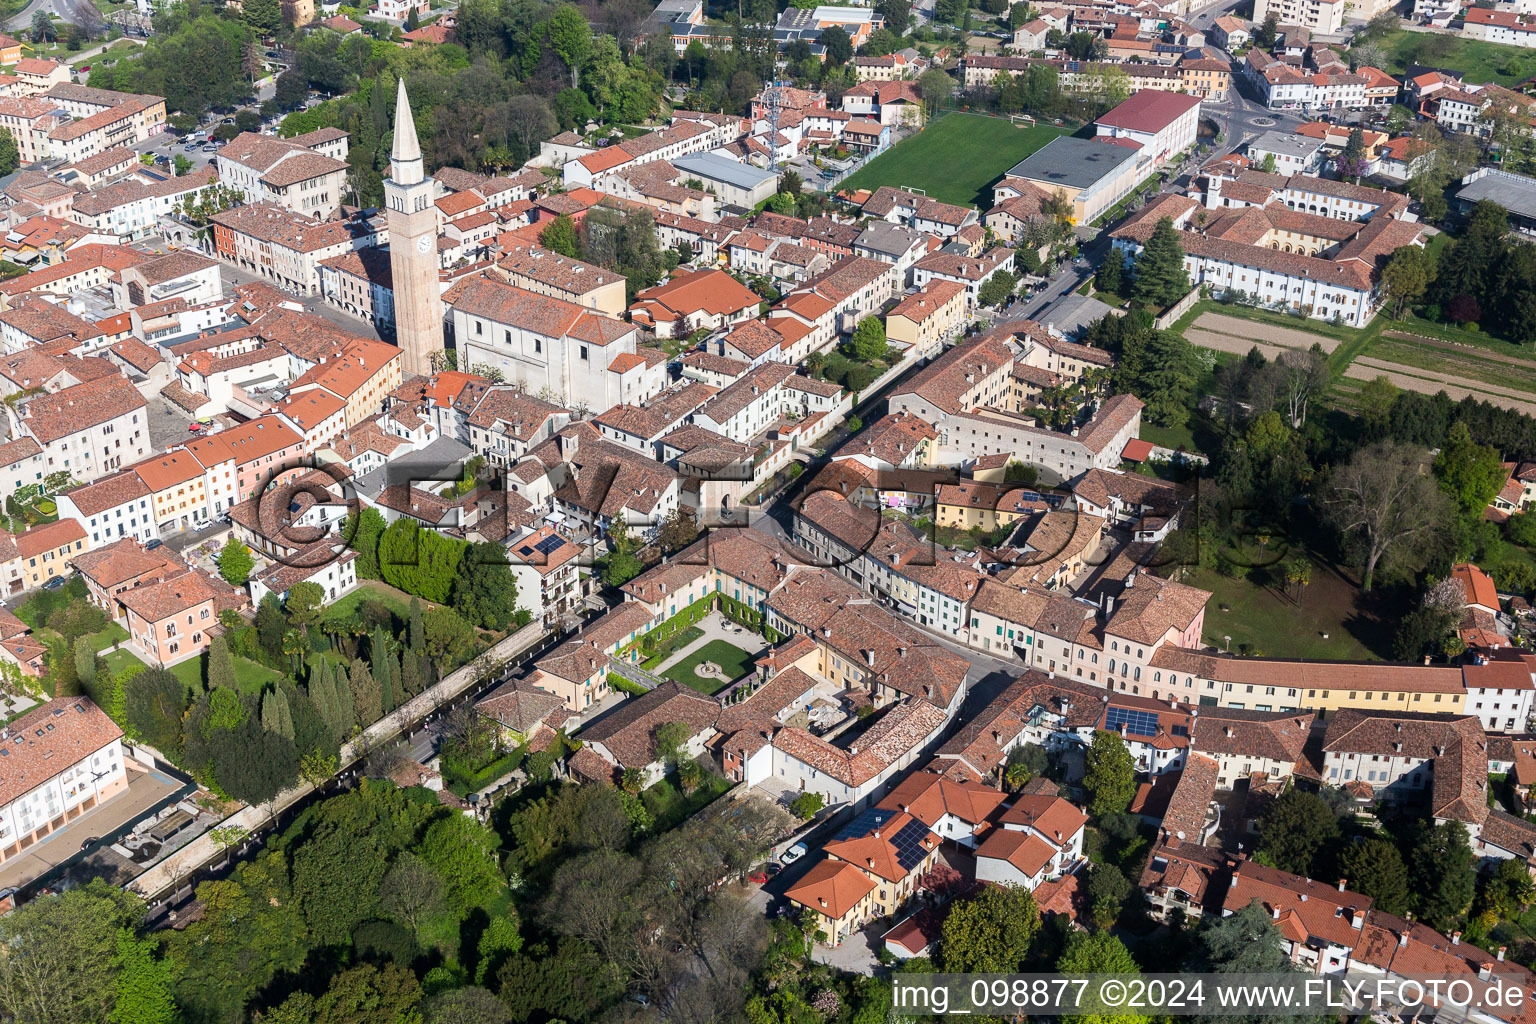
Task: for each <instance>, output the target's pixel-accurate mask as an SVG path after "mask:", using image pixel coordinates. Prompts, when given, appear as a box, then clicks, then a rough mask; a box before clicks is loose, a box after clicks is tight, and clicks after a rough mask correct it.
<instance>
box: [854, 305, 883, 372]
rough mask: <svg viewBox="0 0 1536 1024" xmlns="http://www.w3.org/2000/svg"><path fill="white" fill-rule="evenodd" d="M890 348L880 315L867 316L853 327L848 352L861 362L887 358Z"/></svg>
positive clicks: (873, 361) (872, 361)
mask: <svg viewBox="0 0 1536 1024" xmlns="http://www.w3.org/2000/svg"><path fill="white" fill-rule="evenodd" d="M888 348H889V346H888V344H887V343H886V340H885V325H884V324H882V323H881V322H880V318H879V317H873V316H867V317H865V318H864V319H863V320H860V321H859V325H858V326H857V327H855V328H854V329H853V340H852V342H851V343H850V344H849V350H848V354H849V356H850V357H852V358H853V359H856V360H858V361H859V362H861V363H875V362H879V361H881V360H883V359H884V358H885V355H886V351H887V349H888Z"/></svg>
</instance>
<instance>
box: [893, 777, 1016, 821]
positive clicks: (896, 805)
mask: <svg viewBox="0 0 1536 1024" xmlns="http://www.w3.org/2000/svg"><path fill="white" fill-rule="evenodd" d="M1006 799H1007V796H1006V794H1004V793H1002V792H1000V791H998V790H996V789H993V788H992V787H991V786H982V785H978V784H976V783H970V782H956V781H954V780H952V779H947V778H945V777H944V776H942V775H936V774H934V773H933V772H931V771H921V772H913V773H912V774H911V775H908V776H907V777H906V778H905V779H903V780H902V781H901V782H900V783H899V784H898V785H897V786H896V788H895V789H893V790H891V791H890V792H889V793H888V794H886V796H885V798H884V799H883V800H881V801H880V803H879V804H877V805H876V806H878V807H881V808H883V809H885V810H887V811H902V812H906V813H910V814H911V815H912V816H913V817H914V818H917V819H918V820H919V821H921V822H922V823H923V824H924V825H927V826H928V827H929V828H930V829H931V828H935V827H937V825H938V823H939V821H940V819H942V818H943V817H944V815H946V814H951V815H954V816H955V817H956V818H959V819H960V820H961V821H963V822H965V823H966V824H968V825H972V826H975V825H980V824H981V823H982V822H985V821H988V820H990V819H991V818H992V816H993V815H994V814H996V813H997V810H998V808H999V807H1001V806H1002V804H1003V801H1005V800H1006Z"/></svg>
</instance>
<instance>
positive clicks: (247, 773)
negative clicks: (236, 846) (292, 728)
mask: <svg viewBox="0 0 1536 1024" xmlns="http://www.w3.org/2000/svg"><path fill="white" fill-rule="evenodd" d="M217 692H218V693H227V692H228V691H224V690H221V691H217ZM209 747H210V749H211V751H212V754H213V775H214V778H215V779H217V780H218V783H219V786H220V787H221V788H222V789H223V790H224V792H226V793H228V794H229V795H230V796H232V797H234V798H235V799H236V800H240V801H243V802H245V803H248V804H251V805H253V806H254V805H257V804H264V803H266V802H267V801H269V800H271V799H272V798H273V797H275V796H277V795H278V794H279V793H281V792H282V791H283V789H284V788H285V787H287V786H291V785H292V784H293V783H294V782H295V781H297V779H298V777H299V753H298V750H297V749H296V748H295V747H294V745H293V741H292V740H290V739H289V738H288V737H286V736H282V735H280V734H278V733H275V732H268V731H267V730H266V729H263V728H262V726H261V721H260V719H259V718H258V717H257V716H256V715H255V714H254V713H251V712H249V711H248V712H247V714H246V717H245V719H244V720H243V721H242V722H241V723H240V724H239V725H237V726H236V727H235V728H233V729H230V730H229V731H228V733H227V734H226V735H223V736H219V737H216V738H214V739H212V740H211V741H210V743H209Z"/></svg>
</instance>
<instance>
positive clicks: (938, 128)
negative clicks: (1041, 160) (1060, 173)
mask: <svg viewBox="0 0 1536 1024" xmlns="http://www.w3.org/2000/svg"><path fill="white" fill-rule="evenodd" d="M1071 134H1072V132H1071V131H1070V130H1069V129H1066V128H1057V127H1056V126H1055V125H1051V124H1042V125H1038V126H1034V127H1031V126H1030V125H1028V124H1018V125H1016V124H1014V123H1013V122H1011V121H1008V120H1005V119H1004V118H1000V117H984V116H982V115H980V114H961V113H956V114H946V115H945V116H943V117H940V118H939V119H937V120H935V121H933V122H931V123H930V124H929V125H928V127H926V128H924V129H923V130H922V131H920V132H918V133H917V134H916V135H913V136H910V137H908V138H905V139H903V140H902V141H900V142H898V143H897V144H896V145H894V146H892V147H891V148H890V149H888V150H886V151H885V152H884V153H881V154H880V155H879V156H877V157H875V159H873V160H871V161H870V162H869V163H868V164H866V165H864V166H863V167H861V168H859V170H858V171H857V172H856V173H854V174H852V175H850V176H849V177H848V178H847V179H845V180H844V181H843V183H842V184H841V185H839V186H838V188H839V189H860V188H867V189H869V190H871V191H873V190H874V189H877V188H879V187H880V186H881V185H894V186H896V187H897V188H917V189H922V190H923V192H925V193H926V194H927V195H930V196H932V197H933V198H935V199H939V200H942V201H943V202H946V203H956V204H958V205H960V206H979V207H981V208H982V209H983V210H985V209H987V208H988V207H990V206H991V205H992V196H991V192H990V186H991V185H992V183H993V182H995V181H996V180H997V179H998V178H999V177H1001V176H1002V173H1003V172H1004V171H1006V170H1007V169H1008V168H1010V167H1012V166H1013V165H1014V164H1016V163H1018V162H1019V161H1020V160H1022V159H1024V158H1025V157H1027V156H1029V154H1031V153H1033V152H1034V151H1035V150H1037V149H1039V148H1040V147H1041V146H1044V145H1045V144H1046V143H1047V142H1050V141H1051V140H1052V139H1054V138H1056V137H1058V136H1061V135H1071Z"/></svg>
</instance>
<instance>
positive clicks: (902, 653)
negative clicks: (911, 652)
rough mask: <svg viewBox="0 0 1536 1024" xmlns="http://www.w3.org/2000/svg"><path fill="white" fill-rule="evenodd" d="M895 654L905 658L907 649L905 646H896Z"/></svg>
mask: <svg viewBox="0 0 1536 1024" xmlns="http://www.w3.org/2000/svg"><path fill="white" fill-rule="evenodd" d="M896 656H897V657H898V658H905V657H906V656H907V649H906V648H905V647H898V648H896Z"/></svg>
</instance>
